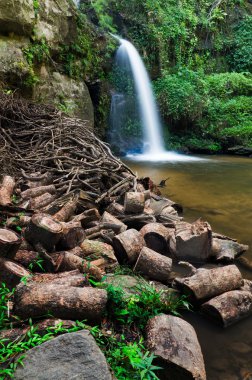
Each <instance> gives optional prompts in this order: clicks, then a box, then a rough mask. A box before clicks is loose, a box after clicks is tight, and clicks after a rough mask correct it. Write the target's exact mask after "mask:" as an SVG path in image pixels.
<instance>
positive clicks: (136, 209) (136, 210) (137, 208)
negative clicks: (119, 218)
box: [124, 192, 145, 214]
mask: <svg viewBox="0 0 252 380" xmlns="http://www.w3.org/2000/svg"><path fill="white" fill-rule="evenodd" d="M144 204H145V196H144V193H136V192H135V193H134V192H127V193H126V194H125V198H124V212H125V213H126V214H141V213H142V212H143V210H144Z"/></svg>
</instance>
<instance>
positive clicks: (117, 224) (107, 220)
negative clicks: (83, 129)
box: [100, 211, 127, 233]
mask: <svg viewBox="0 0 252 380" xmlns="http://www.w3.org/2000/svg"><path fill="white" fill-rule="evenodd" d="M100 222H101V223H102V224H105V225H106V224H108V225H109V224H110V225H112V226H113V225H114V228H112V227H111V229H113V230H114V231H115V233H120V232H124V231H126V230H127V226H126V224H124V223H123V222H121V221H120V220H119V219H117V218H116V217H115V216H114V215H112V214H110V213H109V212H107V211H105V212H104V213H103V215H102V217H101V220H100Z"/></svg>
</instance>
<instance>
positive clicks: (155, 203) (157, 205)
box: [150, 194, 183, 216]
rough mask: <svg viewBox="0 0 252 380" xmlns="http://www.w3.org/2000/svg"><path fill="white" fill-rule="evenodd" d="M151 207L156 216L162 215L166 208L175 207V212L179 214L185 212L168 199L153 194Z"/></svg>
mask: <svg viewBox="0 0 252 380" xmlns="http://www.w3.org/2000/svg"><path fill="white" fill-rule="evenodd" d="M150 207H151V208H152V209H153V211H154V213H155V215H157V216H158V215H160V214H161V213H162V210H163V209H164V208H166V207H173V209H174V210H176V211H177V212H178V213H179V214H181V213H182V212H183V207H182V206H181V205H180V204H178V203H175V202H173V201H171V200H170V199H167V198H161V197H157V196H156V197H155V195H154V194H153V195H152V197H151V201H150Z"/></svg>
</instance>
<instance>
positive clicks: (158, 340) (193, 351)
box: [146, 314, 206, 380]
mask: <svg viewBox="0 0 252 380" xmlns="http://www.w3.org/2000/svg"><path fill="white" fill-rule="evenodd" d="M146 344H147V348H148V350H149V351H150V352H152V353H153V354H154V355H155V356H156V359H155V362H154V364H157V365H158V366H160V367H161V368H162V369H161V370H160V371H158V372H157V375H158V378H159V379H160V380H167V379H174V380H175V379H176V380H193V379H195V380H206V372H205V365H204V359H203V355H202V352H201V348H200V344H199V341H198V338H197V335H196V332H195V330H194V328H193V327H192V326H191V325H190V324H189V323H188V322H186V321H184V320H183V319H181V318H178V317H174V316H172V315H165V314H162V315H158V316H156V317H154V318H151V319H150V320H149V322H148V323H147V326H146Z"/></svg>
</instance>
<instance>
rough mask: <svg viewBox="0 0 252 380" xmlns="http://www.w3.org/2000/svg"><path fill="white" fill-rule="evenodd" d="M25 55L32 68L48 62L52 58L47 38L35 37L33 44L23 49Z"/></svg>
mask: <svg viewBox="0 0 252 380" xmlns="http://www.w3.org/2000/svg"><path fill="white" fill-rule="evenodd" d="M23 53H24V56H25V58H26V60H27V62H28V64H29V65H30V66H32V65H33V64H36V63H42V62H47V61H48V60H49V58H50V48H49V45H48V43H47V41H46V39H45V38H41V39H37V38H36V37H34V39H33V42H32V43H31V44H30V45H29V46H28V47H26V48H24V49H23Z"/></svg>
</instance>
